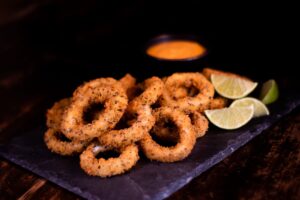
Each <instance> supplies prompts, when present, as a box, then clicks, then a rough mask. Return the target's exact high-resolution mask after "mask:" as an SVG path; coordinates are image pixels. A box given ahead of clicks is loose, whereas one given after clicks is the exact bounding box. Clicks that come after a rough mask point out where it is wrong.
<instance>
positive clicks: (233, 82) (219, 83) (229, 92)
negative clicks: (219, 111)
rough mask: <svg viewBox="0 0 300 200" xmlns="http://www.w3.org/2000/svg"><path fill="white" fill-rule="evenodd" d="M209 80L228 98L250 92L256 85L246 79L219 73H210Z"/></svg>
mask: <svg viewBox="0 0 300 200" xmlns="http://www.w3.org/2000/svg"><path fill="white" fill-rule="evenodd" d="M211 82H212V84H213V86H214V87H215V89H216V91H217V92H218V93H219V94H220V95H221V96H223V97H226V98H228V99H239V98H242V97H245V96H247V95H248V94H250V93H251V92H252V91H253V90H254V89H255V88H256V86H257V83H256V82H252V81H250V80H247V79H243V78H239V77H232V76H226V75H220V74H212V75H211Z"/></svg>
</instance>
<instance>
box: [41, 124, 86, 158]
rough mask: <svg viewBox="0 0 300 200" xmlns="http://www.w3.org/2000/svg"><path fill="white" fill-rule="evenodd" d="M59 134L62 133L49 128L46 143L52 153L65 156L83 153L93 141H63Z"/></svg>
mask: <svg viewBox="0 0 300 200" xmlns="http://www.w3.org/2000/svg"><path fill="white" fill-rule="evenodd" d="M59 134H61V133H59V132H57V131H56V130H54V129H52V128H49V129H48V130H47V131H46V133H45V135H44V141H45V143H46V145H47V147H48V149H49V150H50V151H52V152H54V153H57V154H60V155H63V156H69V155H74V154H77V153H80V152H82V151H83V150H84V148H85V147H86V146H87V145H88V144H89V143H90V141H91V140H81V141H80V140H70V141H63V140H62V139H61V138H60V137H59Z"/></svg>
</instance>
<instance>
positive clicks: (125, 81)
mask: <svg viewBox="0 0 300 200" xmlns="http://www.w3.org/2000/svg"><path fill="white" fill-rule="evenodd" d="M119 83H120V84H121V86H122V87H123V88H124V89H125V91H126V94H127V97H128V99H129V100H131V99H133V98H134V93H135V87H136V85H135V83H136V79H135V78H134V77H133V76H132V75H131V74H125V76H123V77H122V78H121V79H120V80H119Z"/></svg>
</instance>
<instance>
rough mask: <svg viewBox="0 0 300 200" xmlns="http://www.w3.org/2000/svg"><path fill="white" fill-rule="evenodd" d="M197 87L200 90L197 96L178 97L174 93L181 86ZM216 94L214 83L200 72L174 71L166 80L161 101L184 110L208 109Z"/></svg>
mask: <svg viewBox="0 0 300 200" xmlns="http://www.w3.org/2000/svg"><path fill="white" fill-rule="evenodd" d="M182 86H183V87H185V88H189V87H192V86H193V87H195V88H197V89H198V90H199V92H198V94H196V95H195V96H186V97H184V98H180V99H176V98H174V95H173V94H175V93H176V90H177V89H178V88H180V87H182ZM213 96H214V87H213V85H212V84H211V83H210V82H209V81H208V80H207V79H206V78H205V77H204V76H203V75H202V74H200V73H174V74H172V75H171V76H170V77H168V78H167V80H166V81H165V90H164V92H163V94H162V96H161V99H160V103H161V105H163V106H170V107H172V108H179V109H180V110H183V111H185V112H186V111H188V112H189V111H194V110H199V109H207V107H208V106H209V102H210V100H211V99H212V97H213Z"/></svg>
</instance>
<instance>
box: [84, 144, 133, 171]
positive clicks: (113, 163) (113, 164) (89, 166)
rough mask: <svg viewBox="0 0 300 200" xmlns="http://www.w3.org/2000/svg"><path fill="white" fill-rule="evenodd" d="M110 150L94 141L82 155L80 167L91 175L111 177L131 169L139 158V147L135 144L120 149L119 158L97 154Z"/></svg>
mask: <svg viewBox="0 0 300 200" xmlns="http://www.w3.org/2000/svg"><path fill="white" fill-rule="evenodd" d="M106 150H109V149H107V148H106V147H103V146H102V147H101V146H99V145H97V144H96V143H92V144H91V145H89V146H88V147H87V149H86V150H85V151H83V152H82V154H81V155H80V167H81V168H82V169H83V170H84V171H85V172H86V173H87V174H89V175H91V176H100V177H110V176H114V175H118V174H123V173H125V172H126V171H128V170H130V169H131V168H132V167H133V166H134V165H135V164H136V163H137V161H138V160H139V154H138V147H137V145H135V144H131V145H128V146H126V147H123V148H121V149H119V151H120V155H119V157H117V158H109V159H104V158H99V159H97V158H96V157H95V156H96V154H97V153H99V152H103V151H106Z"/></svg>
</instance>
